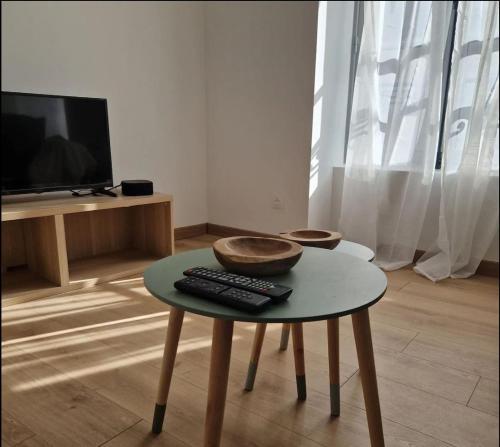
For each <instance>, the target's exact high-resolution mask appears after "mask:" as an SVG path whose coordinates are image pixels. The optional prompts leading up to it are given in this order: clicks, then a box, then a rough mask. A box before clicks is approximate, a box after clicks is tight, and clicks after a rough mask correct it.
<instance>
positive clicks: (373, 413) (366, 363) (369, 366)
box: [352, 309, 384, 447]
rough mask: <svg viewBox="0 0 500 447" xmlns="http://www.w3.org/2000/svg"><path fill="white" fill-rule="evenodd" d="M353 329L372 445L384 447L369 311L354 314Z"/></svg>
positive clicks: (373, 446)
mask: <svg viewBox="0 0 500 447" xmlns="http://www.w3.org/2000/svg"><path fill="white" fill-rule="evenodd" d="M352 327H353V329H354V339H355V341H356V351H357V353H358V363H359V371H360V374H361V384H362V386H363V395H364V399H365V408H366V417H367V419H368V430H369V432H370V441H371V445H372V447H383V446H384V432H383V429H382V415H381V413H380V403H379V399H378V388H377V376H376V373H375V360H374V358H373V346H372V335H371V330H370V317H369V315H368V309H364V310H361V311H359V312H356V313H354V314H352Z"/></svg>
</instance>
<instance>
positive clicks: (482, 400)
mask: <svg viewBox="0 0 500 447" xmlns="http://www.w3.org/2000/svg"><path fill="white" fill-rule="evenodd" d="M468 406H469V407H471V408H475V409H476V410H481V411H484V412H485V413H489V414H492V415H494V416H498V380H490V379H485V378H484V377H481V380H480V381H479V383H478V384H477V387H476V389H475V390H474V394H472V397H471V399H470V401H469V403H468Z"/></svg>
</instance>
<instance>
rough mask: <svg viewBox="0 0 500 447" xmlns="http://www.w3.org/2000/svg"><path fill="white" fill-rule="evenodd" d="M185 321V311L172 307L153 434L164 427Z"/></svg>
mask: <svg viewBox="0 0 500 447" xmlns="http://www.w3.org/2000/svg"><path fill="white" fill-rule="evenodd" d="M183 320H184V311H183V310H180V309H176V308H175V307H171V308H170V317H169V319H168V328H167V338H166V340H165V348H164V350H163V361H162V363H161V371H160V382H159V384H158V395H157V397H156V405H155V413H154V417H153V428H152V431H153V433H160V432H161V430H162V427H163V419H164V418H165V409H166V407H167V398H168V392H169V390H170V382H171V381H172V373H173V371H174V363H175V356H176V354H177V345H178V344H179V337H180V335H181V328H182V321H183Z"/></svg>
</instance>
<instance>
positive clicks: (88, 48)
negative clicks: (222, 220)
mask: <svg viewBox="0 0 500 447" xmlns="http://www.w3.org/2000/svg"><path fill="white" fill-rule="evenodd" d="M2 90H12V91H24V92H35V93H52V94H66V95H76V96H91V97H92V96H93V97H106V98H107V99H108V112H109V120H110V133H111V150H112V159H113V174H114V180H115V183H117V182H119V181H120V180H123V179H127V178H149V179H152V180H153V181H154V184H155V189H156V190H157V191H162V192H169V193H172V194H173V195H174V198H175V225H176V226H183V225H192V224H198V223H200V222H206V221H207V197H206V184H207V174H206V166H207V163H206V91H205V67H204V16H203V7H201V6H200V5H199V4H197V3H196V2H41V1H35V2H14V1H12V2H9V1H3V2H2Z"/></svg>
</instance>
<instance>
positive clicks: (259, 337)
mask: <svg viewBox="0 0 500 447" xmlns="http://www.w3.org/2000/svg"><path fill="white" fill-rule="evenodd" d="M266 327H267V324H266V323H257V327H256V330H255V335H254V338H253V345H252V356H251V357H250V363H249V365H248V373H247V380H246V383H245V390H246V391H252V390H253V384H254V382H255V374H256V373H257V366H258V365H259V358H260V352H261V351H262V343H263V342H264V335H266Z"/></svg>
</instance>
